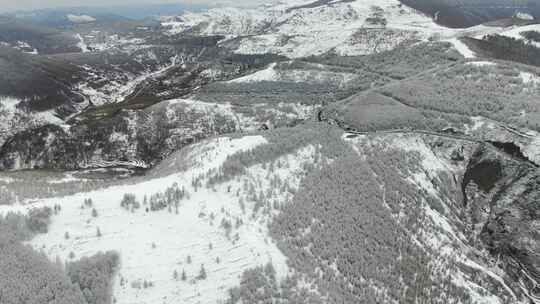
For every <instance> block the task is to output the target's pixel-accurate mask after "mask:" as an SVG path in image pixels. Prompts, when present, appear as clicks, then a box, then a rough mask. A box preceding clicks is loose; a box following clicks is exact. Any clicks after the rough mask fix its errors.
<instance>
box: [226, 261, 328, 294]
mask: <svg viewBox="0 0 540 304" xmlns="http://www.w3.org/2000/svg"><path fill="white" fill-rule="evenodd" d="M226 303H227V304H237V303H275V304H289V303H290V304H292V303H297V304H304V303H305V304H320V303H324V301H323V300H322V299H321V297H320V296H319V295H318V294H316V293H315V292H313V291H310V290H308V289H307V288H306V287H300V286H299V278H298V277H297V276H291V277H287V278H285V279H284V280H283V281H279V280H278V279H277V278H276V271H275V269H274V267H273V265H272V263H268V264H266V265H265V266H264V267H262V266H260V267H256V268H253V269H248V270H246V271H244V272H243V273H242V277H241V279H240V284H239V286H237V287H235V288H232V289H230V290H229V297H228V299H227V301H226Z"/></svg>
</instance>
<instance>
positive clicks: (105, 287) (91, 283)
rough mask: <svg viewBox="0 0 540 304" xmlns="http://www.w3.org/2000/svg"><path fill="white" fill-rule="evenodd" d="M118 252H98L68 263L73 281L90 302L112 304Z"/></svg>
mask: <svg viewBox="0 0 540 304" xmlns="http://www.w3.org/2000/svg"><path fill="white" fill-rule="evenodd" d="M119 262H120V258H119V256H118V254H117V253H116V252H106V253H98V254H96V255H94V256H92V257H89V258H86V257H84V258H81V259H80V260H79V261H75V262H71V263H68V264H67V267H66V271H67V275H68V277H69V278H70V280H71V282H73V283H74V284H77V286H78V287H79V288H80V290H81V291H82V294H83V295H84V298H85V299H86V302H87V303H88V304H110V303H111V299H112V277H113V275H114V273H115V271H116V269H117V267H118V266H119Z"/></svg>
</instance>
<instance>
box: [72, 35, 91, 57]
mask: <svg viewBox="0 0 540 304" xmlns="http://www.w3.org/2000/svg"><path fill="white" fill-rule="evenodd" d="M75 38H77V39H79V42H77V47H78V48H79V49H81V52H83V53H87V52H89V51H90V50H89V49H88V45H86V43H85V42H84V38H83V37H82V36H81V34H76V35H75Z"/></svg>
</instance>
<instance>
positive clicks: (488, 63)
mask: <svg viewBox="0 0 540 304" xmlns="http://www.w3.org/2000/svg"><path fill="white" fill-rule="evenodd" d="M467 64H468V65H474V66H476V67H486V66H494V65H497V63H496V62H492V61H471V62H467Z"/></svg>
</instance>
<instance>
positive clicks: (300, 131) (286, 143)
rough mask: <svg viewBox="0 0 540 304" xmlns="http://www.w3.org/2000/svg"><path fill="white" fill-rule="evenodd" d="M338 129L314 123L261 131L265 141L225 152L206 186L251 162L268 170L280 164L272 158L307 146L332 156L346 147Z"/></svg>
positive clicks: (231, 175) (234, 174)
mask: <svg viewBox="0 0 540 304" xmlns="http://www.w3.org/2000/svg"><path fill="white" fill-rule="evenodd" d="M342 132H343V131H342V130H340V129H339V128H336V127H334V126H330V125H328V124H326V123H317V122H307V123H304V124H302V125H299V126H296V127H293V128H283V129H275V130H271V131H270V132H267V133H265V134H264V135H265V137H266V139H267V140H268V143H267V144H264V145H259V146H257V147H255V148H253V149H251V150H247V151H242V152H238V153H235V154H232V155H229V156H228V157H227V159H226V160H225V162H224V163H223V164H222V165H221V167H220V168H219V169H218V170H217V172H213V171H211V172H209V173H208V177H209V178H208V182H207V186H212V185H215V184H219V183H222V182H226V181H229V180H232V179H234V178H235V177H237V176H240V175H242V174H244V173H245V172H246V169H247V168H249V167H251V166H253V165H257V164H264V163H270V169H271V168H277V167H278V166H279V165H280V164H279V162H277V161H276V160H277V159H278V158H280V157H281V156H284V155H287V154H291V153H294V152H296V151H297V150H298V149H300V148H304V147H306V146H308V145H313V146H314V147H315V148H316V149H317V153H316V154H317V155H323V156H325V157H327V158H334V157H336V156H338V155H340V154H341V153H343V151H344V150H348V149H350V148H348V147H347V146H346V145H344V144H343V142H342V140H341V133H342Z"/></svg>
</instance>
